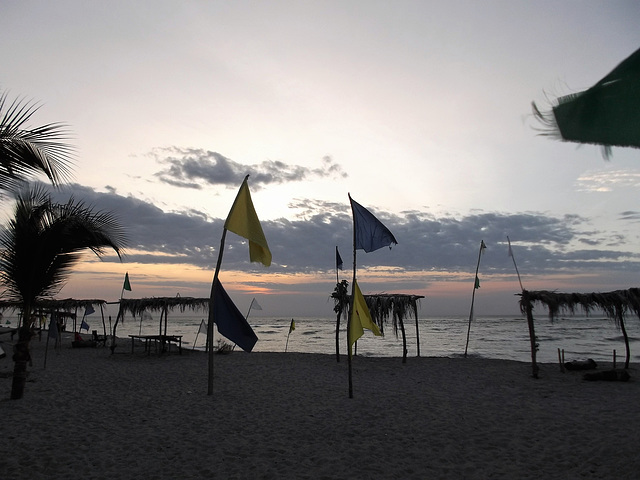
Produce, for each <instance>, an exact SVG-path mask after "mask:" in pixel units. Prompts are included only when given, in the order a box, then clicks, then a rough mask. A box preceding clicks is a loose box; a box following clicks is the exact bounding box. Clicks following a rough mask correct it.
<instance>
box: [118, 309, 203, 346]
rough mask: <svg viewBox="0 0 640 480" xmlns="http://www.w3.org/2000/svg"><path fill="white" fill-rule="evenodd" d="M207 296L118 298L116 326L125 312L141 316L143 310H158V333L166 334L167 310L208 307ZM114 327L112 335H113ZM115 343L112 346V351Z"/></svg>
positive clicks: (182, 310)
mask: <svg viewBox="0 0 640 480" xmlns="http://www.w3.org/2000/svg"><path fill="white" fill-rule="evenodd" d="M209 301H210V300H209V298H194V297H180V296H176V297H150V298H122V299H120V302H119V303H120V309H119V311H118V317H117V318H116V326H117V324H118V320H119V319H120V318H122V317H123V316H124V314H125V313H126V312H130V313H131V314H132V315H133V316H134V317H136V316H142V313H143V312H144V311H145V310H148V311H156V312H160V325H159V332H158V333H159V334H160V335H166V334H167V317H168V313H169V311H170V310H171V311H173V310H175V309H176V308H178V309H180V311H181V312H184V311H185V310H201V309H205V308H209ZM163 317H164V333H163V330H162V318H163ZM115 328H116V327H114V336H115ZM114 347H115V345H114V346H113V347H112V351H113V349H114Z"/></svg>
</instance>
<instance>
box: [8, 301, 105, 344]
mask: <svg viewBox="0 0 640 480" xmlns="http://www.w3.org/2000/svg"><path fill="white" fill-rule="evenodd" d="M106 304H107V302H106V300H101V299H81V300H78V299H75V298H64V299H60V300H56V299H43V300H38V301H37V302H36V303H35V305H34V310H36V311H41V312H42V313H45V314H46V313H58V314H60V313H66V314H69V315H70V316H71V317H72V318H73V320H74V325H73V330H74V331H75V330H76V324H75V320H76V317H77V315H78V309H85V310H86V309H87V308H88V307H92V308H95V307H100V313H101V315H102V326H103V329H104V330H105V335H106V326H105V323H104V306H105V305H106ZM22 307H23V303H22V302H20V301H16V300H0V312H4V311H6V310H13V311H15V310H22Z"/></svg>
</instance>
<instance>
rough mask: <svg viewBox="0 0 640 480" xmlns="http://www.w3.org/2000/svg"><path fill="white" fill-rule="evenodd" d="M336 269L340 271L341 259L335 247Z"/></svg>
mask: <svg viewBox="0 0 640 480" xmlns="http://www.w3.org/2000/svg"><path fill="white" fill-rule="evenodd" d="M336 268H337V269H338V270H342V257H341V256H340V252H339V251H338V246H337V245H336Z"/></svg>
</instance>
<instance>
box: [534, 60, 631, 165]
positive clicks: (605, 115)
mask: <svg viewBox="0 0 640 480" xmlns="http://www.w3.org/2000/svg"><path fill="white" fill-rule="evenodd" d="M639 92H640V49H638V50H636V51H635V52H634V53H632V54H631V55H630V56H629V57H628V58H626V59H625V60H623V61H622V62H621V63H620V64H619V65H618V66H617V67H616V68H614V69H613V70H612V71H611V72H610V73H609V74H608V75H606V76H605V77H604V78H603V79H602V80H600V81H599V82H598V83H596V84H595V85H593V86H592V87H591V88H589V89H587V90H585V91H582V92H578V93H573V94H570V95H565V96H562V97H559V98H557V99H556V100H555V101H554V102H552V103H554V105H553V106H552V108H551V111H546V112H544V111H542V110H540V109H539V108H538V107H537V105H536V104H535V103H533V112H534V115H535V116H536V117H537V118H538V120H540V122H541V123H542V124H543V125H544V127H543V129H542V132H543V133H542V134H543V135H549V136H551V137H554V138H558V139H561V140H564V141H567V142H578V143H591V144H596V145H602V147H603V152H604V155H605V157H609V156H610V155H611V147H612V146H619V147H634V148H638V147H640V95H639Z"/></svg>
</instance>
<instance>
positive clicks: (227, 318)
mask: <svg viewBox="0 0 640 480" xmlns="http://www.w3.org/2000/svg"><path fill="white" fill-rule="evenodd" d="M213 321H214V322H215V324H216V325H217V326H218V331H219V332H220V333H221V334H222V335H224V336H225V337H227V338H228V339H229V340H231V341H232V342H233V343H235V344H236V345H238V346H239V347H240V348H242V349H243V350H244V351H245V352H250V351H251V350H252V349H253V346H254V345H255V344H256V342H257V341H258V336H257V335H256V334H255V332H254V331H253V329H252V328H251V325H249V323H248V322H247V320H246V319H245V318H244V316H243V315H242V313H240V310H238V307H236V306H235V304H234V303H233V300H231V298H230V297H229V295H227V292H225V290H224V288H222V283H220V280H216V282H215V285H214V292H213Z"/></svg>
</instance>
